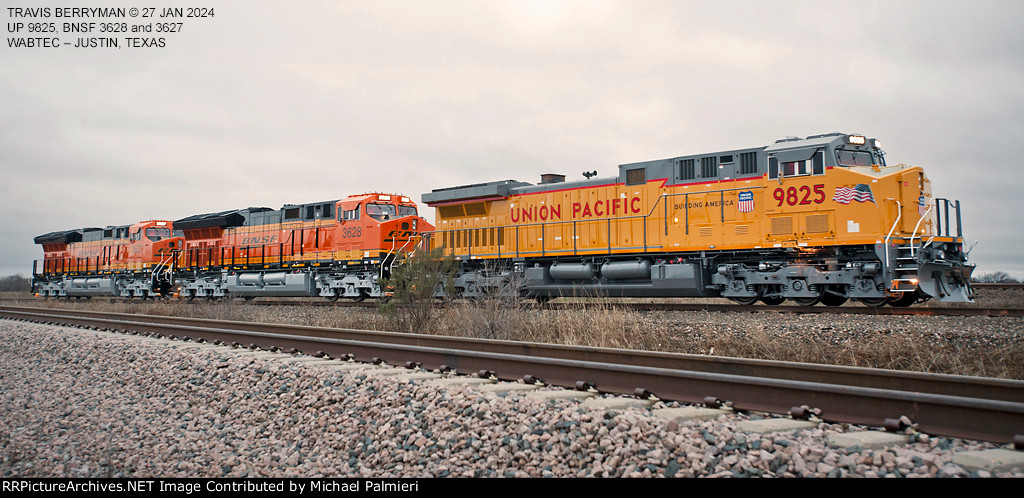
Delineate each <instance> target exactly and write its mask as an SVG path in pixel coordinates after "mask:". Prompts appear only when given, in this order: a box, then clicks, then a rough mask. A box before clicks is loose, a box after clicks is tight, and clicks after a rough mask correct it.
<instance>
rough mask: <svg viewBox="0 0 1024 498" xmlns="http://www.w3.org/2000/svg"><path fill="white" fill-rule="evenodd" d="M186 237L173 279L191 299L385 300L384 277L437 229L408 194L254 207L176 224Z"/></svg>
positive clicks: (182, 220)
mask: <svg viewBox="0 0 1024 498" xmlns="http://www.w3.org/2000/svg"><path fill="white" fill-rule="evenodd" d="M174 226H175V229H176V230H180V231H181V232H182V233H183V235H184V237H185V241H186V242H185V247H184V249H183V250H182V251H181V252H180V253H179V254H178V256H177V258H176V260H175V267H176V270H175V280H176V282H177V284H178V286H179V293H180V295H181V296H182V297H185V298H190V299H191V298H196V297H200V298H204V299H215V298H220V297H228V296H241V297H245V298H252V297H255V296H322V297H325V298H327V299H330V300H336V299H338V298H339V297H347V298H352V299H355V300H362V299H364V298H366V297H381V296H383V295H384V293H383V291H382V290H381V288H380V285H379V283H378V280H379V279H381V278H385V277H387V276H389V274H390V270H391V267H392V265H393V264H395V263H396V262H397V261H398V259H399V257H400V256H402V255H404V254H406V253H410V252H412V251H414V250H415V248H416V247H417V246H418V245H419V242H420V240H421V235H420V232H425V231H431V230H433V226H432V225H430V223H428V222H427V221H426V220H425V219H423V218H421V217H420V216H418V213H417V211H416V204H415V203H414V202H412V201H411V200H410V199H409V198H408V197H404V196H401V195H394V194H382V193H370V194H363V195H353V196H349V197H347V198H345V199H341V200H332V201H325V202H315V203H310V204H288V205H285V206H284V207H282V208H281V209H280V210H274V209H270V208H265V207H261V208H248V209H239V210H233V211H224V212H220V213H209V214H201V215H196V216H190V217H188V218H184V219H181V220H177V221H175V222H174Z"/></svg>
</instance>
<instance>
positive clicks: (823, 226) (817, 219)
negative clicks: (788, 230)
mask: <svg viewBox="0 0 1024 498" xmlns="http://www.w3.org/2000/svg"><path fill="white" fill-rule="evenodd" d="M806 221H807V233H825V232H827V231H828V214H809V215H807V218H806Z"/></svg>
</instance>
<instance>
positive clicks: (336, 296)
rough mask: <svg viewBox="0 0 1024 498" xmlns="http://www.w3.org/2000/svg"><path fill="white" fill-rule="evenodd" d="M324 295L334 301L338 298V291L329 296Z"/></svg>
mask: <svg viewBox="0 0 1024 498" xmlns="http://www.w3.org/2000/svg"><path fill="white" fill-rule="evenodd" d="M324 297H325V298H327V300H328V301H330V302H332V303H333V302H335V301H337V300H338V294H337V293H334V294H331V295H329V296H324Z"/></svg>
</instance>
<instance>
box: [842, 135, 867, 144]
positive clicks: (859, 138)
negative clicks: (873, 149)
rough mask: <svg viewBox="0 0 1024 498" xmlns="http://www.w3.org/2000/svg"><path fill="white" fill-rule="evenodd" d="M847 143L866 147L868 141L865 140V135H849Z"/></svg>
mask: <svg viewBox="0 0 1024 498" xmlns="http://www.w3.org/2000/svg"><path fill="white" fill-rule="evenodd" d="M846 142H847V143H850V144H853V145H864V144H865V143H866V142H867V139H865V138H864V135H848V136H847V137H846Z"/></svg>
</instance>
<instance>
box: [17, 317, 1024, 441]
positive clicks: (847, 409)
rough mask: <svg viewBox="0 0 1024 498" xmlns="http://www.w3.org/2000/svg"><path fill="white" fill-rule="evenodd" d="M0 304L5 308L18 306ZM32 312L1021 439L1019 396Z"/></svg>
mask: <svg viewBox="0 0 1024 498" xmlns="http://www.w3.org/2000/svg"><path fill="white" fill-rule="evenodd" d="M3 313H4V314H5V315H8V314H16V313H20V312H13V311H4V312H3ZM40 318H41V319H44V320H54V321H56V322H59V323H62V324H71V325H77V326H85V327H98V328H99V327H102V328H113V329H130V330H136V331H139V332H144V333H153V334H162V335H168V336H180V337H191V338H199V337H201V338H203V339H205V340H208V341H213V340H220V341H223V342H227V343H250V344H253V345H256V346H258V347H261V348H270V347H278V348H282V349H285V350H290V349H295V350H302V351H322V352H324V353H327V354H329V355H331V356H334V357H346V356H349V357H352V358H355V359H359V360H383V361H385V362H387V363H391V364H403V363H406V362H413V363H416V364H420V365H422V366H424V367H426V368H429V369H433V368H440V367H442V366H446V367H448V368H452V369H455V370H457V371H460V372H474V371H489V372H493V373H494V376H495V377H497V378H500V379H508V380H512V379H519V378H522V377H524V376H526V375H530V376H533V377H534V378H538V379H542V380H543V381H544V382H545V383H547V384H550V385H556V386H564V387H573V386H578V385H581V384H582V385H592V386H596V388H597V389H599V390H600V391H601V392H606V393H616V394H635V393H638V392H650V393H654V394H656V395H657V396H658V397H660V398H661V399H665V400H675V401H683V402H690V403H702V402H705V401H706V400H707V399H709V398H710V399H716V400H721V401H723V402H726V403H728V404H731V405H732V406H733V408H735V409H737V410H754V411H766V412H772V413H787V412H788V411H790V410H791V409H792V408H793V407H797V406H807V407H810V408H812V409H817V410H820V415H819V416H820V418H821V419H822V420H826V421H833V422H844V423H854V424H863V425H872V426H879V425H888V424H889V421H890V420H896V419H899V418H900V417H902V416H906V417H909V419H910V420H911V421H912V422H913V423H914V424H915V425H916V427H917V429H918V430H920V431H922V432H925V433H930V434H935V435H941V436H953V437H964V438H971V439H979V440H985V441H994V442H1000V443H1005V442H1011V441H1014V440H1015V439H1016V440H1018V441H1019V440H1021V439H1022V437H1024V436H1022V435H1024V403H1021V402H1014V401H1002V400H992V399H981V398H977V397H969V396H950V395H943V394H931V393H922V392H913V391H909V390H901V389H879V388H872V387H861V386H850V385H842V384H832V383H823V382H809V381H803V380H790V379H777V378H763V377H757V376H752V375H736V374H724V373H716V372H702V371H695V370H681V369H674V368H661V367H654V366H646V365H645V366H637V365H628V364H621V363H608V362H599V361H587V360H577V359H565V358H552V357H543V356H533V355H523V354H508V353H498V352H491V351H476V350H467V349H458V348H455V347H434V346H417V345H408V344H394V343H391V342H374V341H366V340H352V339H341V338H334V337H302V336H297V335H292V334H282V333H273V332H259V331H253V330H239V329H223V328H210V327H196V326H190V325H170V324H159V323H154V322H141V321H127V320H111V319H102V318H99V317H75V316H67V315H65V316H56V315H48V316H43V317H40ZM451 345H452V344H450V346H451ZM1010 382H1012V381H1010Z"/></svg>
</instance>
